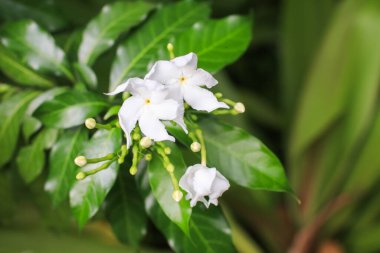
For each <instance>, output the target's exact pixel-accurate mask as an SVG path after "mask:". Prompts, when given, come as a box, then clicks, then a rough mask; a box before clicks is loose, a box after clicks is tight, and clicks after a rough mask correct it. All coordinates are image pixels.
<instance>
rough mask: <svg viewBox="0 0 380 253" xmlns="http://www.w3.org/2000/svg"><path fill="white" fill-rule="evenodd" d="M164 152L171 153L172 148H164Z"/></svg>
mask: <svg viewBox="0 0 380 253" xmlns="http://www.w3.org/2000/svg"><path fill="white" fill-rule="evenodd" d="M164 152H165V154H167V155H170V154H171V153H172V149H171V148H169V147H166V148H164Z"/></svg>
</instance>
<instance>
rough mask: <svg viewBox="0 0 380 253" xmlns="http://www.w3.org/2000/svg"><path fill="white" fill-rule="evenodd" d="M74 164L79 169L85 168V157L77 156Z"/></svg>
mask: <svg viewBox="0 0 380 253" xmlns="http://www.w3.org/2000/svg"><path fill="white" fill-rule="evenodd" d="M74 163H75V164H76V165H78V166H79V167H83V166H85V165H86V164H87V159H86V157H84V156H82V155H81V156H77V157H75V159H74Z"/></svg>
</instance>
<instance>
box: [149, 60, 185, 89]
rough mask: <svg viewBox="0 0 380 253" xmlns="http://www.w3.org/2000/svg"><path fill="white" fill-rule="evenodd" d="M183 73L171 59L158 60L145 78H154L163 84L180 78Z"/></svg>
mask: <svg viewBox="0 0 380 253" xmlns="http://www.w3.org/2000/svg"><path fill="white" fill-rule="evenodd" d="M180 75H181V71H180V69H179V68H178V67H177V66H176V65H175V64H174V63H172V62H170V61H158V62H156V63H155V64H154V65H153V67H152V68H151V70H150V71H149V73H148V74H147V75H146V76H145V79H152V80H156V81H159V82H161V83H163V84H169V83H170V82H171V81H172V80H173V79H178V78H179V77H180Z"/></svg>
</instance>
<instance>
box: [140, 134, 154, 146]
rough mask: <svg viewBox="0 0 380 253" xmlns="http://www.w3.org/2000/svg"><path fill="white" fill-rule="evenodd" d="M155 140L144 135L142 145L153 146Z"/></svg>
mask: <svg viewBox="0 0 380 253" xmlns="http://www.w3.org/2000/svg"><path fill="white" fill-rule="evenodd" d="M152 144H153V142H152V139H151V138H149V137H146V136H145V137H143V138H142V139H141V140H140V145H141V147H143V148H149V147H150V146H152Z"/></svg>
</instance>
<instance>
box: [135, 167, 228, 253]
mask: <svg viewBox="0 0 380 253" xmlns="http://www.w3.org/2000/svg"><path fill="white" fill-rule="evenodd" d="M136 179H137V182H138V186H139V189H140V192H141V194H142V196H143V198H144V200H145V210H146V212H147V213H148V215H149V217H150V218H151V219H152V221H153V223H154V224H155V225H156V227H157V228H158V229H159V230H160V231H161V232H162V233H163V234H164V235H165V237H166V239H167V241H168V243H169V245H170V247H171V248H173V250H175V251H176V252H185V253H194V252H209V253H213V252H215V253H219V252H225V253H230V252H235V249H234V246H233V244H232V239H231V230H230V228H229V226H228V224H227V222H226V220H225V218H224V216H223V214H222V212H221V210H220V208H218V207H214V206H212V207H210V208H209V209H205V208H204V207H200V206H197V207H195V208H193V212H192V215H191V219H190V222H189V229H190V236H186V235H185V234H184V233H183V231H182V230H181V229H180V228H179V227H178V226H177V225H176V224H174V223H173V222H172V221H171V220H170V219H169V218H168V217H167V215H166V214H165V213H164V212H163V210H162V209H161V207H160V205H159V204H158V202H157V201H156V200H155V197H154V196H153V192H151V190H150V184H149V179H148V173H146V171H145V170H144V169H143V168H141V167H140V168H139V172H138V174H137V178H136Z"/></svg>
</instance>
